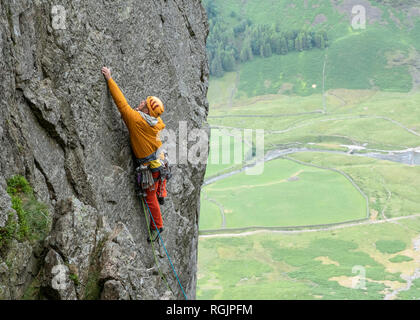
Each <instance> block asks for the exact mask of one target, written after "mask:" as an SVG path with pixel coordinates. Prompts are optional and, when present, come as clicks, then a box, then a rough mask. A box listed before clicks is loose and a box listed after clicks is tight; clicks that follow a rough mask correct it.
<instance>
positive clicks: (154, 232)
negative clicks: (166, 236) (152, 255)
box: [147, 227, 163, 242]
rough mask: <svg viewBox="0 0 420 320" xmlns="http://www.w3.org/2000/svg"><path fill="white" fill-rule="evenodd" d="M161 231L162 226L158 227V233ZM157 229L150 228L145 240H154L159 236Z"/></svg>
mask: <svg viewBox="0 0 420 320" xmlns="http://www.w3.org/2000/svg"><path fill="white" fill-rule="evenodd" d="M162 232H163V227H162V228H160V229H159V233H162ZM159 233H158V231H157V229H152V230H150V235H149V236H148V237H147V242H155V241H156V240H157V239H158V238H159Z"/></svg>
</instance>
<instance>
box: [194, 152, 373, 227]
mask: <svg viewBox="0 0 420 320" xmlns="http://www.w3.org/2000/svg"><path fill="white" fill-rule="evenodd" d="M204 190H205V192H206V194H207V196H208V197H209V198H214V199H217V201H218V202H220V203H222V204H223V206H224V212H225V216H226V227H227V228H229V227H230V228H233V227H234V228H241V227H251V226H259V227H262V226H271V227H288V226H302V225H315V224H329V223H338V222H343V221H351V220H357V219H363V218H366V217H367V214H366V210H367V208H366V207H367V204H366V200H365V198H364V197H363V196H362V194H360V192H359V191H358V190H357V189H356V188H355V187H354V186H353V185H352V184H351V182H350V181H349V180H348V179H347V178H346V177H344V176H343V175H341V174H339V173H337V172H334V171H330V170H324V169H319V168H315V167H311V166H304V165H301V164H298V163H295V162H293V161H290V160H283V159H279V160H273V161H270V162H267V163H266V164H265V166H264V173H263V174H262V175H255V176H251V175H247V174H246V173H245V172H243V173H240V174H237V175H234V176H232V177H229V178H226V179H223V180H221V181H219V182H215V183H213V184H211V185H209V186H207V187H205V188H204ZM205 202H206V201H205ZM255 208H258V213H257V214H256V212H255ZM201 212H202V216H207V215H212V213H207V212H206V208H202V210H201ZM213 214H214V210H213ZM206 222H207V223H206ZM213 225H214V224H213V222H210V223H209V219H207V220H205V221H201V222H200V229H210V228H211V227H212V226H213ZM219 228H220V226H219Z"/></svg>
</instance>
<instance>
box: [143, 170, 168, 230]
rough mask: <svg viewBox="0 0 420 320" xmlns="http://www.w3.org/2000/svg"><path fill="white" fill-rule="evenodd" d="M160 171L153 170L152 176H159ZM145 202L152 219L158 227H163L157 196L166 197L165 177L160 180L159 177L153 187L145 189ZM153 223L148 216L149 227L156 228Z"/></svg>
mask: <svg viewBox="0 0 420 320" xmlns="http://www.w3.org/2000/svg"><path fill="white" fill-rule="evenodd" d="M159 176H160V172H159V171H157V172H153V178H155V179H156V178H159ZM146 194H147V195H146V198H145V200H146V203H147V205H148V206H149V209H150V212H151V213H152V216H153V220H154V221H155V223H156V227H157V228H158V229H160V228H162V227H163V220H162V213H161V211H160V206H159V202H158V199H157V198H158V197H162V198H165V197H166V194H167V193H166V179H165V180H164V181H162V180H161V179H160V178H159V179H158V180H157V181H156V182H155V185H154V188H149V189H147V190H146ZM156 227H155V224H154V223H153V221H152V219H151V218H150V229H152V230H153V229H156Z"/></svg>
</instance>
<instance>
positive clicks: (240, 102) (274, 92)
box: [197, 0, 420, 300]
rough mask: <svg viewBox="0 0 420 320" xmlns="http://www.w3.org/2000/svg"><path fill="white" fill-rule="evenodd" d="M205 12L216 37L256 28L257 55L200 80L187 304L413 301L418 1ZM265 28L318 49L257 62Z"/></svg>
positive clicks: (419, 268)
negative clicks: (201, 128)
mask: <svg viewBox="0 0 420 320" xmlns="http://www.w3.org/2000/svg"><path fill="white" fill-rule="evenodd" d="M212 3H213V7H214V10H218V12H219V14H220V15H221V16H222V17H223V19H221V20H223V21H224V23H225V29H224V30H226V31H225V33H222V34H225V35H227V37H226V38H227V39H228V40H229V37H228V35H229V32H230V31H229V28H232V29H233V30H235V28H238V24H239V26H240V25H241V23H243V21H245V23H246V25H247V27H246V28H251V29H250V30H251V33H249V34H250V35H252V32H253V29H252V28H255V29H257V30H258V29H261V30H264V31H263V32H262V33H260V35H261V39H262V40H261V42H262V43H260V45H261V44H262V50H260V53H262V54H258V52H256V51H255V50H254V51H253V54H254V55H253V59H248V60H247V61H241V59H239V60H237V61H236V64H235V68H234V69H233V70H225V73H224V74H223V76H219V77H216V76H215V75H212V76H211V81H210V87H209V93H208V98H209V104H210V110H209V117H208V121H209V123H210V127H211V141H210V146H217V147H213V148H211V149H210V155H209V160H208V167H207V171H206V176H205V182H204V185H203V188H202V195H201V198H202V206H201V212H200V238H199V254H198V256H199V258H198V261H199V263H198V285H197V297H198V298H199V299H291V300H293V299H298V300H302V299H304V300H337V299H340V300H341V299H343V300H348V299H352V300H367V299H374V300H382V299H384V300H393V299H401V300H418V299H420V290H419V285H420V238H419V232H420V199H419V197H418V190H420V139H419V137H420V112H419V110H420V109H419V107H418V106H419V104H420V91H419V89H420V81H419V80H420V72H419V71H420V51H419V50H420V47H419V36H420V28H419V27H420V3H419V1H373V0H371V1H366V0H363V1H352V0H337V1H331V0H322V1H321V0H319V1H282V0H272V1H257V0H246V1H240V0H238V1H236V0H233V1H218V0H215V1H212ZM354 5H361V6H362V7H363V8H365V9H366V17H367V22H366V28H364V29H354V28H352V24H351V22H352V19H353V15H352V8H353V6H354ZM241 21H242V22H241ZM210 26H211V24H210ZM266 26H268V27H266ZM213 29H214V27H213ZM213 29H212V28H210V30H213ZM270 30H271V31H270ZM273 30H276V32H278V33H280V35H281V37H282V36H286V37H287V35H288V34H289V35H300V37H301V38H302V39H305V37H306V39H308V38H309V39H310V40H311V39H313V37H312V36H314V35H316V34H320V33H321V34H322V33H324V32H325V33H326V34H327V37H326V39H328V42H327V45H326V46H325V47H324V48H323V47H320V48H318V47H316V46H315V47H314V46H312V47H311V46H310V45H309V42H308V41H307V42H306V44H307V47H306V48H301V47H299V45H300V43H299V42H300V40H299V36H298V38H297V40H296V39H295V42H294V48H293V47H292V46H290V48H293V50H290V51H288V52H283V53H282V52H280V54H275V53H273V52H272V54H271V55H270V56H267V55H266V54H265V53H264V52H269V50H268V51H267V50H266V48H265V46H266V45H267V44H270V45H271V44H272V43H273V44H275V41H274V42H271V41H270V39H272V38H271V36H272V35H274V36H276V34H275V32H274V31H273ZM219 32H220V30H219ZM233 32H234V31H233ZM238 35H239V36H238V37H237V38H235V40H236V41H237V42H235V45H237V46H238V48H236V49H237V50H238V51H241V50H242V48H241V45H242V42H241V41H242V40H244V43H245V44H246V46H247V45H248V44H247V42H248V41H251V42H252V41H255V39H254V38H252V37H251V38H250V39H248V40H247V38H246V37H247V36H249V35H248V34H247V32H244V33H243V34H241V33H239V34H238ZM209 38H210V39H212V38H213V39H217V37H216V36H214V35H212V33H211V31H210V35H209ZM219 38H220V39H223V37H219ZM267 40H268V41H267ZM222 44H223V43H222ZM228 44H232V42H228ZM296 44H297V45H298V46H296ZM312 44H313V43H312ZM291 45H293V43H291ZM246 46H245V47H246ZM208 49H209V48H208ZM218 49H219V50H220V52H222V53H223V50H222V45H220V44H219V48H218ZM234 49H235V48H234ZM251 49H252V48H251ZM296 49H297V50H296ZM299 49H302V50H299ZM229 50H232V49H231V48H230V47H225V48H224V51H225V55H226V52H227V53H229ZM210 71H212V68H210ZM257 130H260V132H261V131H262V132H263V137H264V143H262V140H259V141H258V140H257V139H256V136H257V132H258V131H257ZM249 132H252V135H250V134H249ZM220 136H221V137H222V138H219V137H220ZM233 137H234V138H233ZM225 140H226V141H227V143H226V142H225V143H224V141H225ZM223 143H224V144H223ZM221 144H222V145H221ZM262 147H263V148H262ZM258 148H259V149H260V150H261V149H262V152H261V153H263V154H264V157H261V158H260V159H261V160H263V161H262V164H261V163H260V164H259V165H257V166H256V167H258V166H260V168H261V167H262V168H263V170H261V171H260V173H259V174H248V172H247V170H248V169H252V168H254V167H253V165H254V164H255V162H256V158H255V157H254V158H252V155H254V156H255V154H258V152H256V150H258ZM220 150H224V153H222V155H220V152H218V151H220ZM249 150H252V152H251V153H250V152H249ZM237 154H240V155H242V158H241V160H242V161H236V158H237ZM239 158H240V157H239Z"/></svg>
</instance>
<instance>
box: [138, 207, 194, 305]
mask: <svg viewBox="0 0 420 320" xmlns="http://www.w3.org/2000/svg"><path fill="white" fill-rule="evenodd" d="M145 204H146V207H147V210H148V211H149V215H150V218H151V219H152V222H153V225H154V226H155V228H156V231H157V233H158V236H159V239H160V242H161V243H162V246H163V249H165V253H166V256H167V257H168V260H169V263H170V264H171V267H172V271H173V272H174V274H175V277H176V280H177V281H178V284H179V287H180V288H181V291H182V294H183V295H184V298H185V300H188V298H187V295H186V294H185V291H184V288H183V287H182V285H181V281H180V280H179V278H178V274H177V273H176V271H175V268H174V265H173V264H172V260H171V257H170V256H169V253H168V250H166V247H165V244H164V243H163V240H162V237H161V236H160V232H159V229H157V226H156V223H155V220H154V219H153V215H152V212H151V211H150V208H149V206H148V205H147V202H146V201H145V200H144V199H142V205H143V211H144V213H145V218H146V221H147V214H146V210H145V208H144V205H145ZM147 229H148V230H149V237H150V238H151V232H150V226H148V228H147ZM152 248H153V255H154V257H155V263H156V265H157V267H158V269H159V273H160V276H161V277H162V278H163V279H164V281H165V282H166V285H167V287H168V288H169V290H170V291H171V292H172V293H173V294H174V295H175V293H174V292H173V290H172V289H171V287H170V286H169V283H168V281H167V280H166V278H165V277H164V275H163V274H162V271H161V270H160V268H159V264H158V262H157V258H156V255H155V247H154V245H153V242H152Z"/></svg>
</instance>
